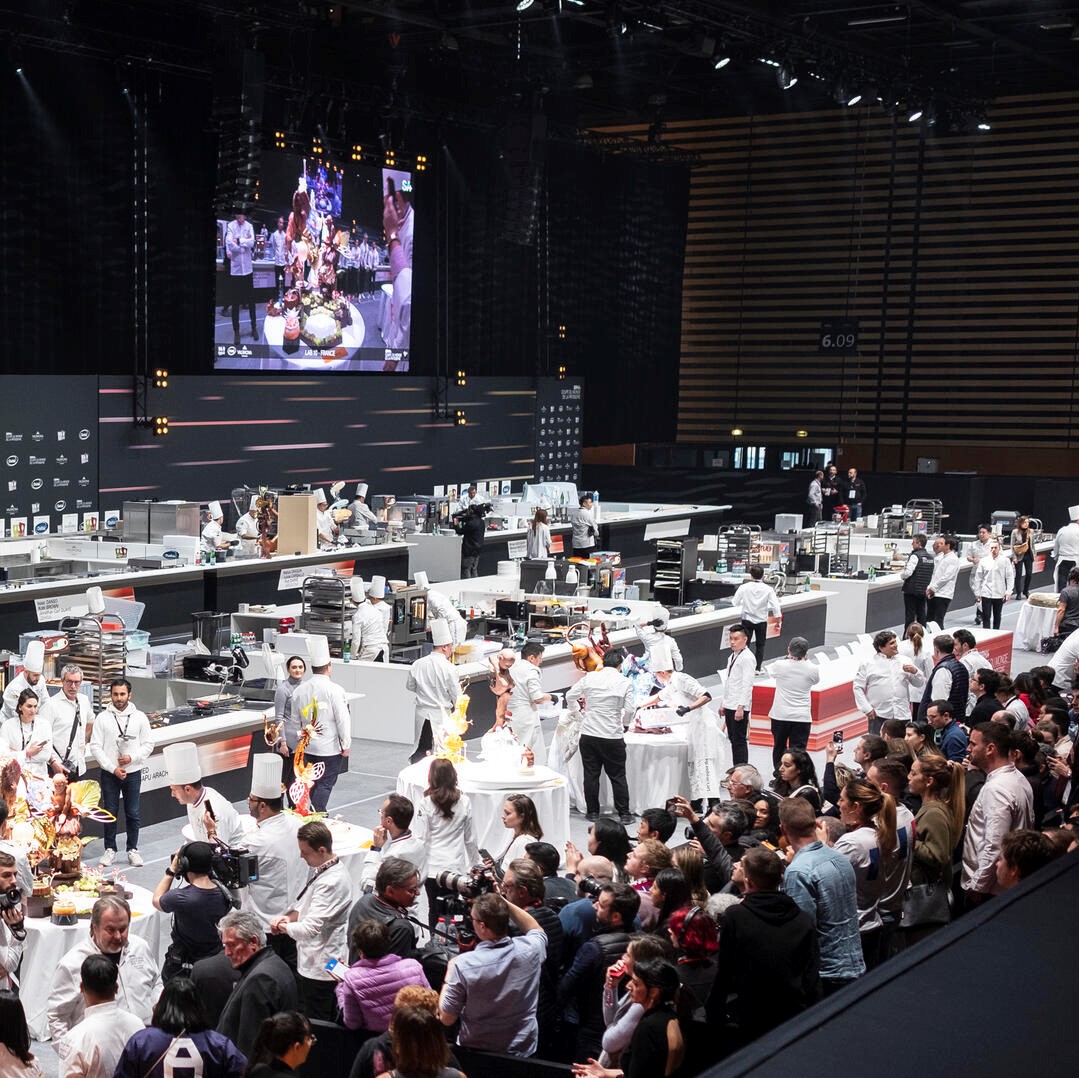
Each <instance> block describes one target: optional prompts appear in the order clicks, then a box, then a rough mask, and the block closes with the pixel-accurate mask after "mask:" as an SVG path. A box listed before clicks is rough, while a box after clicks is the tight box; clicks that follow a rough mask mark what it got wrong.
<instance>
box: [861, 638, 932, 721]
mask: <svg viewBox="0 0 1079 1078" xmlns="http://www.w3.org/2000/svg"><path fill="white" fill-rule="evenodd" d="M905 662H906V659H905V658H900V657H899V656H898V655H897V656H896V657H895V658H894V659H889V658H888V657H887V656H886V655H882V654H881V653H880V652H879V651H878V652H877V653H876V654H874V655H873V656H872V657H871V658H869V659H866V660H865V662H863V663H862V664H861V665H860V666H859V667H858V671H857V673H855V675H854V703H855V705H856V706H857V708H858V710H859V711H861V712H862V713H863V714H868V713H869V712H870V711H875V712H876V713H877V718H878V719H881V720H882V721H883V720H884V719H903V720H904V721H905V720H907V719H909V718H910V690H911V688H916V687H918V686H920V685H924V684H925V676H924V675H923V674H922V673H921V671H919V672H918V673H916V674H908V673H907V672H906V671H905V670H904V669H903V664H904V663H905ZM911 665H913V663H912V664H911Z"/></svg>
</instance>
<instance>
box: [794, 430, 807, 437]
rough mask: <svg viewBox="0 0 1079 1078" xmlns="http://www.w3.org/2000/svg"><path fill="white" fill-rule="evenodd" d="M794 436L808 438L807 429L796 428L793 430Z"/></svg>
mask: <svg viewBox="0 0 1079 1078" xmlns="http://www.w3.org/2000/svg"><path fill="white" fill-rule="evenodd" d="M794 436H795V438H808V437H809V431H807V430H796V431H795V432H794Z"/></svg>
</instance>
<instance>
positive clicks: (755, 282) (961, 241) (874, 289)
mask: <svg viewBox="0 0 1079 1078" xmlns="http://www.w3.org/2000/svg"><path fill="white" fill-rule="evenodd" d="M991 115H992V120H993V130H992V131H991V132H987V133H978V134H977V135H974V134H972V135H970V136H962V137H957V136H954V135H953V136H943V135H941V136H938V135H936V134H935V133H933V131H932V130H931V129H930V131H929V132H928V133H927V134H926V137H925V139H924V142H923V140H922V139H921V137H920V133H919V130H918V128H917V127H916V126H915V125H910V124H908V123H906V122H905V118H903V117H900V118H899V119H898V120H897V121H893V120H892V119H891V118H889V117H886V116H884V115H883V114H882V113H881V111H880V109H879V108H876V107H867V108H858V109H853V110H830V111H822V112H813V113H797V114H784V115H773V116H756V117H740V118H735V119H723V120H713V121H693V122H685V123H671V124H670V125H668V128H667V131H666V133H665V136H664V137H665V139H668V140H670V141H673V142H676V143H678V144H679V145H683V146H685V147H687V148H690V149H693V150H695V151H696V152H698V153H699V154H700V155H701V158H702V165H701V166H700V167H699V168H697V169H696V170H695V171H694V174H693V183H692V191H691V203H690V217H689V233H688V243H687V252H686V261H685V272H684V282H683V283H684V289H683V296H684V298H683V308H682V356H681V370H680V392H679V415H678V439H679V441H682V442H723V441H730V440H731V439H730V437H729V431H730V429H731V428H732V427H734V426H735V425H738V426H741V427H742V428H744V430H745V432H746V434H745V440H746V441H747V442H749V443H750V444H758V445H759V444H773V445H775V444H790V443H791V442H792V441H793V437H792V436H793V433H794V431H795V430H796V429H799V428H804V429H806V430H808V431H809V432H810V441H811V442H812V443H813V444H817V445H820V444H829V443H833V442H834V443H837V444H840V445H845V446H847V447H848V452H849V451H850V449H851V448H852V447H857V449H856V450H855V453H854V455H855V456H861V457H863V458H865V457H867V456H868V452H869V450H870V449H872V451H873V461H874V463H879V465H880V466H881V467H885V466H889V467H909V466H913V461H914V458H915V457H916V456H919V455H937V453H938V452H939V451H940V447H942V446H945V447H946V446H948V445H949V444H950V445H956V444H962V445H966V446H968V447H970V448H971V449H977V447H986V448H989V447H1008V446H1018V447H1023V448H1025V449H1027V450H1030V449H1039V448H1040V449H1045V448H1055V449H1064V448H1070V447H1071V446H1072V445H1073V443H1075V442H1076V440H1077V439H1079V424H1077V422H1076V421H1075V420H1073V411H1074V408H1073V405H1074V404H1075V402H1076V399H1077V395H1079V394H1077V389H1079V387H1077V385H1076V380H1077V379H1076V369H1075V364H1076V350H1077V341H1079V287H1077V285H1079V139H1077V138H1076V132H1077V131H1079V94H1072V95H1058V96H1053V97H1027V98H1016V99H1008V100H1003V101H1000V102H997V103H996V104H995V105H994V107H993V109H992V113H991ZM621 130H622V131H623V132H624V133H635V132H633V130H632V129H628V128H625V129H621ZM844 316H847V317H855V318H858V319H859V320H860V322H861V345H860V354H859V355H857V356H848V357H828V356H823V355H821V354H819V353H818V351H817V334H818V330H819V325H820V320H821V319H822V318H826V317H844ZM858 450H861V452H858ZM878 456H879V458H880V459H879V460H878V459H877V457H878ZM865 463H866V464H868V463H870V461H869V460H868V459H865Z"/></svg>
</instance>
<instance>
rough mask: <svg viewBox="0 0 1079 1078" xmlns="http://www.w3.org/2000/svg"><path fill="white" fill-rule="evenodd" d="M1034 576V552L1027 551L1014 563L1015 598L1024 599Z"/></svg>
mask: <svg viewBox="0 0 1079 1078" xmlns="http://www.w3.org/2000/svg"><path fill="white" fill-rule="evenodd" d="M1033 575H1034V552H1033V551H1032V550H1028V551H1027V552H1026V553H1025V554H1024V555H1023V556H1022V557H1021V558H1020V559H1019V560H1018V561H1017V562H1016V563H1015V597H1016V598H1017V599H1021V598H1025V597H1026V596H1028V595H1029V594H1030V578H1031V577H1032V576H1033Z"/></svg>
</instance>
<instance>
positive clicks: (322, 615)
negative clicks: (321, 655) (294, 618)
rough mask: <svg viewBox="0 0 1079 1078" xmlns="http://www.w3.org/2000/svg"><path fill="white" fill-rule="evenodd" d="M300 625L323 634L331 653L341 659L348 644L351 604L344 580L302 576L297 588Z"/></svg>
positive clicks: (352, 606)
mask: <svg viewBox="0 0 1079 1078" xmlns="http://www.w3.org/2000/svg"><path fill="white" fill-rule="evenodd" d="M300 601H301V603H302V607H301V612H300V625H301V626H302V627H303V630H304V632H307V633H318V635H319V636H324V637H326V640H327V641H328V643H329V645H330V655H331V656H333V658H335V659H340V658H341V657H342V656H343V655H344V646H345V641H346V640H347V641H349V643H350V644H351V636H352V614H353V610H354V605H353V602H352V596H351V594H350V592H349V584H348V581H347V580H344V579H342V578H341V577H338V576H308V577H304V582H303V587H302V588H301V589H300Z"/></svg>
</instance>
